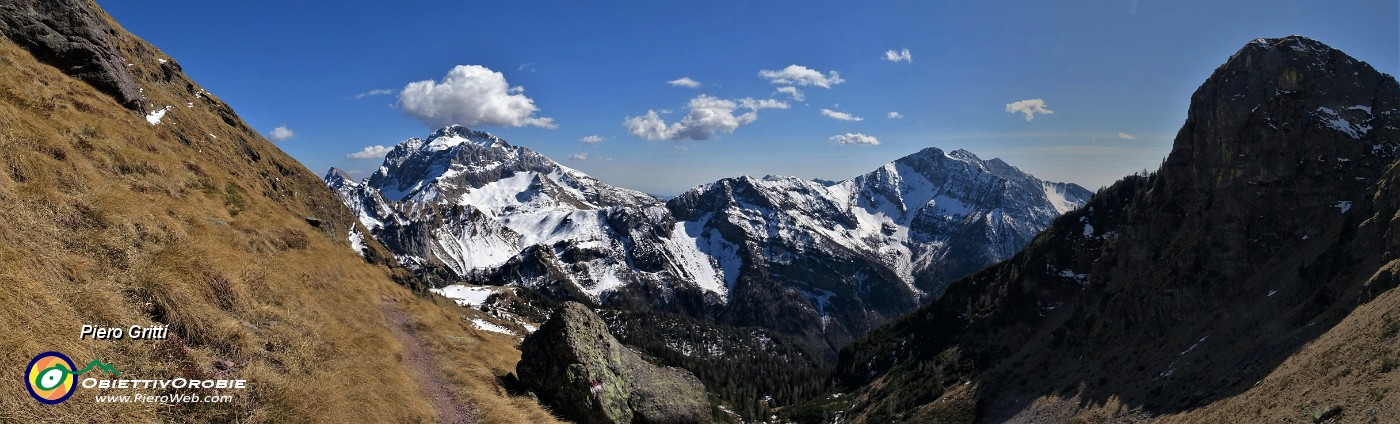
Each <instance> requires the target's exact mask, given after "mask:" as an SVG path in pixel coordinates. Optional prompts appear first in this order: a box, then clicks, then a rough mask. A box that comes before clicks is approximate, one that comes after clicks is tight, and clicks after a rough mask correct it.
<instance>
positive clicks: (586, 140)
mask: <svg viewBox="0 0 1400 424" xmlns="http://www.w3.org/2000/svg"><path fill="white" fill-rule="evenodd" d="M578 142H579V143H583V144H587V145H590V146H591V145H594V144H598V143H602V142H603V137H599V136H596V135H590V136H584V137H583V138H580V139H578Z"/></svg>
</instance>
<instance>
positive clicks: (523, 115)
mask: <svg viewBox="0 0 1400 424" xmlns="http://www.w3.org/2000/svg"><path fill="white" fill-rule="evenodd" d="M524 91H525V89H524V88H522V87H518V86H517V87H511V86H510V84H507V83H506V77H505V75H504V74H502V73H500V72H496V71H492V70H490V69H488V68H486V67H484V66H478V65H457V66H455V67H453V68H452V70H451V71H448V72H447V76H444V77H443V78H442V81H432V80H425V81H418V82H411V83H409V84H408V85H406V86H404V88H403V91H402V92H400V93H399V108H400V109H403V112H404V114H407V115H408V116H411V117H414V118H417V119H418V120H419V121H422V122H423V123H424V124H427V125H428V126H431V127H442V126H447V125H451V124H462V125H467V126H477V125H498V126H511V127H523V126H527V125H528V126H536V127H544V128H557V127H558V126H557V125H555V124H554V119H552V118H541V117H536V116H534V115H535V112H537V111H538V110H539V108H538V107H536V106H535V101H534V100H531V99H530V98H529V97H525V95H524V94H521V93H523V92H524Z"/></svg>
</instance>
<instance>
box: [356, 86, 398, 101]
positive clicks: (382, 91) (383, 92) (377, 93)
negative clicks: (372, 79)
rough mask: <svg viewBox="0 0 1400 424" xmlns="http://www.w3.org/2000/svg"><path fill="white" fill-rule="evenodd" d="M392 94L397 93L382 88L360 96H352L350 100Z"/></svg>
mask: <svg viewBox="0 0 1400 424" xmlns="http://www.w3.org/2000/svg"><path fill="white" fill-rule="evenodd" d="M394 93H397V91H394V90H390V89H387V88H384V89H379V90H370V91H366V92H363V93H360V94H356V95H355V96H353V97H351V98H352V99H363V98H365V97H374V96H387V95H390V94H394Z"/></svg>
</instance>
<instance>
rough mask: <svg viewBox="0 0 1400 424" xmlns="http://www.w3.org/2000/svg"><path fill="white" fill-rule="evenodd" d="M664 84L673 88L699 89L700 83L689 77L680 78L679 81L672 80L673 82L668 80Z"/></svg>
mask: <svg viewBox="0 0 1400 424" xmlns="http://www.w3.org/2000/svg"><path fill="white" fill-rule="evenodd" d="M666 83H667V84H671V85H674V86H676V87H686V88H697V87H700V81H696V80H693V79H690V77H680V79H673V80H670V81H666Z"/></svg>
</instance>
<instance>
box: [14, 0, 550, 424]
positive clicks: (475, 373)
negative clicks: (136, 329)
mask: <svg viewBox="0 0 1400 424" xmlns="http://www.w3.org/2000/svg"><path fill="white" fill-rule="evenodd" d="M113 25H114V26H116V25H115V23H114V24H113ZM118 28H119V27H118ZM118 32H119V33H120V34H121V35H120V38H121V42H120V44H121V48H122V50H123V53H124V54H125V56H126V57H127V60H128V61H129V62H131V63H132V65H131V66H130V69H131V70H132V72H133V73H134V74H135V76H136V79H137V80H138V82H139V83H140V84H141V85H142V87H143V91H144V93H145V95H146V97H147V98H148V99H149V104H147V105H146V106H147V109H148V110H152V109H155V108H163V107H166V106H167V105H168V106H172V108H171V109H170V111H169V112H168V113H167V114H166V115H165V117H164V119H163V120H162V121H161V123H160V124H159V125H151V124H149V123H147V122H146V121H145V119H143V117H142V116H139V115H137V114H134V113H132V112H130V111H129V110H126V109H123V108H122V107H120V106H119V105H118V104H117V103H116V102H115V101H114V100H113V99H112V98H111V97H108V96H106V95H103V94H100V93H99V92H97V91H96V90H94V89H93V88H92V87H90V86H88V85H86V84H84V83H82V82H79V81H76V80H74V79H72V78H69V77H67V76H65V75H63V74H62V73H60V72H59V71H58V70H56V69H54V68H52V67H49V66H47V65H43V64H40V63H38V62H37V61H36V60H35V59H34V58H33V57H32V56H31V55H30V54H29V53H28V52H26V51H24V50H23V49H21V48H19V47H17V46H16V45H15V44H13V43H11V42H10V41H9V40H4V39H0V264H3V265H0V323H4V325H6V328H5V329H4V330H3V331H0V363H3V364H5V365H4V366H0V387H3V390H4V391H5V392H6V393H10V394H16V393H23V392H24V391H25V389H24V388H23V383H22V380H23V377H22V375H23V372H24V371H23V370H22V368H23V365H24V364H26V363H27V362H28V361H29V359H30V358H31V357H32V356H33V355H35V354H37V353H39V352H43V351H47V350H56V351H60V352H64V353H66V354H68V355H69V356H70V357H72V358H73V359H74V360H75V361H78V362H86V361H89V360H92V359H102V360H104V361H106V362H108V363H111V364H113V365H114V366H116V367H117V368H118V369H120V370H121V371H122V372H123V373H124V376H128V377H130V378H174V377H186V378H236V379H247V380H249V381H250V385H251V388H250V389H249V390H246V391H242V392H233V393H231V394H233V395H234V399H235V400H234V402H232V403H225V404H174V405H172V404H138V403H131V404H97V403H95V401H94V398H93V395H96V394H101V392H102V391H101V390H96V389H79V390H78V392H77V395H75V396H74V397H73V398H72V399H70V400H68V401H67V402H65V403H63V404H61V405H56V406H46V405H41V404H39V403H38V402H35V401H33V400H31V399H29V397H28V396H18V395H7V396H0V422H10V421H18V422H94V421H95V422H151V421H176V422H208V421H216V422H231V421H236V422H432V421H434V420H435V417H434V412H433V409H432V408H431V406H430V405H429V404H428V403H427V402H425V401H424V400H423V399H421V398H420V397H419V395H418V387H417V385H416V383H415V382H414V381H412V379H411V378H410V374H409V373H408V372H407V371H406V369H405V368H404V366H403V364H402V363H401V357H400V355H401V352H402V347H401V346H399V344H398V342H397V341H396V340H395V339H394V337H393V336H392V335H391V333H390V331H389V328H388V327H387V325H388V324H386V322H385V320H384V317H383V316H382V315H381V314H380V313H379V305H380V304H382V303H384V302H393V303H395V304H396V305H397V307H399V308H401V309H403V310H404V311H405V312H406V313H407V314H408V315H409V316H410V321H411V322H412V325H414V326H415V329H416V330H417V332H416V333H417V334H419V335H420V336H421V337H423V338H424V340H425V342H426V344H427V345H428V346H429V348H430V349H431V350H433V351H434V352H435V353H436V354H437V357H438V364H437V365H438V366H439V367H440V368H441V370H442V372H444V373H445V374H446V375H447V376H449V377H450V380H451V381H452V382H454V383H455V384H456V388H457V389H458V391H459V393H458V395H459V396H460V397H462V398H465V399H468V400H470V401H471V402H473V403H474V404H476V406H477V408H478V410H479V411H480V418H481V420H482V421H483V422H549V421H554V418H553V417H552V416H550V415H549V413H548V412H547V411H545V410H544V409H543V408H541V407H540V406H539V405H538V404H537V403H535V402H533V401H531V400H529V399H527V398H517V397H511V396H508V395H507V394H505V393H504V392H503V390H501V389H500V388H499V385H498V384H497V382H496V377H497V376H499V375H502V374H504V373H507V372H510V371H511V370H513V368H514V366H515V361H516V360H517V359H518V357H519V352H518V350H517V349H516V343H517V342H516V340H514V339H513V338H510V337H505V336H501V335H496V334H490V333H482V332H479V331H476V330H475V329H473V328H472V327H471V325H470V324H469V323H467V322H466V321H464V319H463V316H464V315H470V314H473V313H474V312H472V311H469V310H466V309H462V308H459V307H457V306H455V305H452V304H451V303H450V302H445V301H439V300H434V299H430V298H425V297H422V296H420V295H417V294H415V293H413V292H412V291H410V290H408V289H406V288H404V287H403V286H401V285H399V284H396V283H395V282H394V281H395V280H394V279H395V278H398V279H400V281H403V276H402V275H401V272H402V270H393V269H390V268H387V267H386V266H384V265H375V264H371V263H367V262H366V261H364V260H362V259H361V258H360V257H359V256H357V255H355V254H354V253H353V252H351V250H350V248H349V246H348V243H347V242H346V240H345V235H346V232H347V231H348V230H349V227H348V226H349V225H355V224H354V219H353V218H352V217H351V216H350V215H349V214H348V213H347V212H345V211H344V210H343V209H342V207H341V206H340V204H339V202H337V201H336V199H335V198H334V196H333V195H332V194H331V193H330V192H329V191H328V190H326V189H325V187H324V186H323V185H321V183H320V181H319V180H318V179H317V178H316V177H315V175H314V174H312V173H310V172H309V171H307V170H306V169H305V168H303V167H302V166H301V165H300V164H298V163H297V162H296V161H295V160H293V159H292V158H290V157H289V156H287V155H286V154H284V153H283V152H281V151H280V150H277V149H276V148H275V147H274V146H273V145H272V144H271V143H269V142H267V141H266V140H264V139H262V138H261V137H260V136H259V135H258V134H256V133H255V132H253V131H252V130H250V129H249V128H248V127H247V126H246V125H245V124H244V123H243V122H242V121H241V120H240V119H238V117H237V116H236V115H234V114H233V112H232V110H231V109H229V108H228V107H227V105H225V104H223V103H222V102H221V101H219V100H218V97H216V96H214V95H212V94H209V93H205V92H203V90H202V89H200V88H199V87H198V85H196V84H194V83H193V82H192V81H190V80H189V79H188V78H186V77H185V76H184V74H183V73H181V72H180V70H179V67H178V65H177V64H176V62H174V61H167V62H165V63H161V61H160V60H159V59H167V60H168V59H169V58H168V56H164V55H163V54H161V53H160V52H159V51H158V50H156V49H155V48H153V47H151V46H149V45H147V44H146V43H145V42H143V41H141V40H139V39H137V38H136V37H134V36H131V35H129V34H126V33H125V32H124V31H122V30H120V29H118ZM306 217H317V218H320V220H321V221H320V225H319V226H318V225H313V224H312V223H310V222H309V221H308V220H307V219H306ZM372 247H373V249H376V253H379V254H381V255H383V254H384V253H383V251H382V247H379V246H378V245H374V246H372ZM380 257H384V256H380ZM82 323H90V324H96V325H112V326H129V325H132V324H141V325H152V324H157V323H168V324H169V325H170V327H171V329H172V331H171V337H170V339H169V340H165V341H132V340H120V341H93V340H86V341H79V340H78V330H79V326H80V325H81V324H82ZM186 392H188V390H187V391H186ZM213 392H214V391H213V390H209V391H208V393H207V394H213ZM114 394H123V393H115V392H114ZM149 394H161V393H160V392H159V391H155V393H149Z"/></svg>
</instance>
